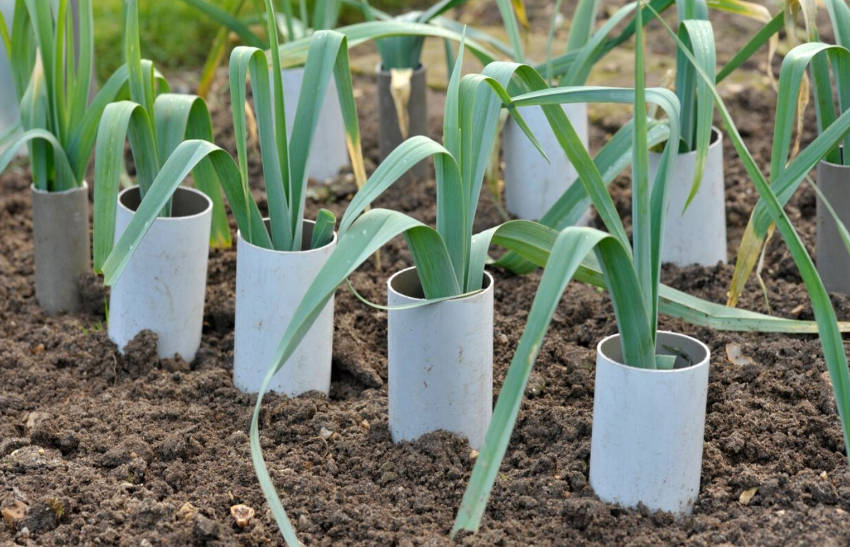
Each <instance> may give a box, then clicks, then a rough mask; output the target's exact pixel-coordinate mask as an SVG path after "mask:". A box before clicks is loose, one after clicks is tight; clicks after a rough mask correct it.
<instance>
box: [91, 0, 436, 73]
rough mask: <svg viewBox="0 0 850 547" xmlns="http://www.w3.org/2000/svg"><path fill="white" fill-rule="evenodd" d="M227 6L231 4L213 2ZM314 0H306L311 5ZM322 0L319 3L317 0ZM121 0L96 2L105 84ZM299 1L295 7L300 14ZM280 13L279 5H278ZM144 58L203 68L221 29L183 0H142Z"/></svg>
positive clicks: (401, 6)
mask: <svg viewBox="0 0 850 547" xmlns="http://www.w3.org/2000/svg"><path fill="white" fill-rule="evenodd" d="M213 1H214V3H216V4H218V5H220V6H222V7H225V8H226V7H228V6H229V5H230V4H231V1H230V0H213ZM313 1H315V0H310V1H308V4H309V5H312V3H313ZM319 1H321V0H319ZM122 2H123V0H96V1H95V2H93V5H94V20H95V57H96V67H97V76H98V79H99V80H100V81H101V82H102V81H104V80H105V79H106V78H108V77H109V75H110V74H112V72H113V71H114V70H115V69H116V68H117V67H118V66H119V65H120V64H121V60H122V56H123V53H122V45H121V43H122V42H121V5H122ZM369 3H370V5H372V6H374V7H376V8H379V9H383V10H386V11H389V12H392V13H399V12H404V11H407V10H411V9H421V8H422V7H423V6H427V5H429V4H430V2H429V1H428V0H370V2H369ZM297 4H298V2H297V1H293V6H294V7H295V9H296V12H297V9H298V8H297ZM276 5H277V6H278V9H280V1H279V0H278V1H277V2H276ZM362 19H363V18H362V16H361V15H360V13H359V11H357V10H354V9H352V8H346V9H345V10H343V12H342V14H341V18H340V24H342V25H344V24H349V23H354V22H357V21H362ZM139 24H140V33H141V39H142V56H144V57H146V58H148V59H151V60H153V61H154V62H155V63H156V65H157V67H158V68H160V70H163V71H164V72H174V71H177V70H199V69H200V68H201V67H202V66H203V64H204V60H205V59H206V57H207V54H208V53H209V50H210V46H211V44H212V42H213V40H214V38H215V34H216V31H217V30H218V26H217V25H216V24H215V23H214V22H213V21H211V20H210V19H208V18H206V17H204V16H202V15H200V14H199V13H198V12H197V11H195V10H194V9H193V8H191V7H190V6H188V5H187V4H184V3H183V2H181V1H180V0H143V1H141V2H139Z"/></svg>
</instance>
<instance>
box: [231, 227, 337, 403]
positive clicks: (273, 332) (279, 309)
mask: <svg viewBox="0 0 850 547" xmlns="http://www.w3.org/2000/svg"><path fill="white" fill-rule="evenodd" d="M313 225H314V223H313V221H309V220H305V221H304V232H303V234H304V245H303V247H302V248H303V249H306V250H302V251H276V250H273V249H266V248H263V247H258V246H257V245H254V244H252V243H249V242H248V241H246V240H245V239H243V238H242V234H241V233H240V234H238V236H237V247H236V332H235V335H234V336H235V340H234V344H235V348H234V352H233V383H234V384H235V385H236V387H237V388H238V389H240V390H241V391H244V392H247V393H257V392H258V391H259V390H260V385H261V384H262V382H263V378H265V376H266V373H267V372H268V369H269V367H270V366H271V365H272V359H273V358H274V355H275V352H276V350H277V346H278V343H279V342H280V339H281V338H282V337H283V333H284V332H285V331H286V327H287V326H288V325H289V322H290V321H291V320H292V316H293V315H294V314H295V309H296V308H297V307H298V304H299V303H300V302H301V299H302V298H303V297H304V294H305V293H306V292H307V289H308V288H309V287H310V284H311V283H312V282H313V280H314V279H315V277H316V274H317V273H318V272H319V270H321V269H322V266H324V264H325V262H327V260H328V257H329V256H330V255H331V253H332V252H333V250H334V249H335V248H336V235H334V239H333V241H332V242H330V243H328V244H327V245H325V246H323V247H320V248H318V249H309V242H310V238H311V237H312V233H313ZM333 307H334V301H333V297H331V299H330V301H328V303H327V304H326V305H325V307H324V309H323V310H322V311H321V313H320V314H319V316H318V317H317V318H316V320H315V322H314V323H313V325H312V326H311V327H310V330H308V331H307V334H306V335H305V336H304V338H303V339H302V340H301V342H300V344H299V345H298V348H296V350H295V352H294V353H293V354H292V355H291V356H290V357H289V359H288V360H287V361H286V363H285V364H284V365H283V368H282V369H281V370H280V371H279V372H278V373H277V374H276V375H275V377H274V379H273V380H272V383H271V385H270V386H269V389H270V390H271V391H276V392H278V393H285V394H286V395H289V396H295V395H300V394H301V393H304V392H307V391H313V390H315V391H321V392H322V393H325V394H327V393H328V391H329V389H330V382H331V356H332V343H333Z"/></svg>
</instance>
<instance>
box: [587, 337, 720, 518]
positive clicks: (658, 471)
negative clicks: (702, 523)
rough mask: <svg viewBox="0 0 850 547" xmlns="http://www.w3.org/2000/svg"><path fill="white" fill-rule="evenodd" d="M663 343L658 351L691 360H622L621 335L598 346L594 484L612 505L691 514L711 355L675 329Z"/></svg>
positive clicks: (696, 490) (592, 452)
mask: <svg viewBox="0 0 850 547" xmlns="http://www.w3.org/2000/svg"><path fill="white" fill-rule="evenodd" d="M656 343H657V346H656V347H657V351H658V353H663V354H668V355H672V354H684V355H687V356H688V360H689V361H690V363H692V364H691V365H690V366H688V362H687V361H685V360H684V359H683V358H682V357H679V358H678V359H677V362H676V367H677V368H674V369H673V370H649V369H641V368H635V367H630V366H627V365H624V364H621V363H622V355H623V354H622V349H621V347H620V335H619V334H615V335H613V336H609V337H607V338H605V339H603V340H602V341H601V342H599V345H598V346H597V347H596V384H595V391H594V396H593V433H592V435H591V442H590V486H591V487H592V488H593V490H594V491H595V492H596V494H597V495H598V496H599V498H600V499H602V500H603V501H606V502H609V503H617V504H620V505H623V506H625V507H635V506H637V505H638V504H639V503H643V504H644V505H646V506H647V507H648V508H649V509H650V510H652V511H669V512H671V513H675V514H687V513H690V512H691V510H692V509H693V505H694V502H695V501H696V499H697V494H698V493H699V483H700V471H701V468H702V443H703V435H704V431H705V404H706V395H707V393H708V363H709V358H710V352H709V349H708V347H707V346H706V345H705V344H703V343H702V342H700V341H698V340H696V339H694V338H691V337H690V336H685V335H683V334H677V333H672V332H664V331H659V332H658V337H657V342H656ZM671 348H672V349H673V350H675V351H671ZM678 367H683V368H678Z"/></svg>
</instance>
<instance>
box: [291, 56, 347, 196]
mask: <svg viewBox="0 0 850 547" xmlns="http://www.w3.org/2000/svg"><path fill="white" fill-rule="evenodd" d="M281 78H282V82H283V96H284V98H285V100H284V103H285V106H286V109H285V110H286V132H287V134H289V135H290V136H291V135H292V126H293V124H294V123H295V113H296V112H297V111H298V97H299V96H300V95H301V86H302V84H303V82H304V67H298V68H287V69H284V70H283V71H281ZM348 163H349V160H348V148H346V146H345V122H344V121H343V119H342V110H341V109H340V107H339V99H337V90H336V82H335V81H334V79H333V76H331V79H330V80H329V81H328V89H327V91H326V92H325V100H324V102H323V103H322V108H321V110H320V111H319V118H318V119H317V120H316V131H315V133H313V141H312V143H311V153H310V159H308V160H307V176H308V177H310V178H313V179H316V180H319V181H324V180H327V179H330V178H333V177H335V176H336V175H337V174H339V170H340V169H342V168H343V167H345V166H347V165H348Z"/></svg>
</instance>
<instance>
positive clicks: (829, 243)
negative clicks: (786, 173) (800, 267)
mask: <svg viewBox="0 0 850 547" xmlns="http://www.w3.org/2000/svg"><path fill="white" fill-rule="evenodd" d="M817 176H818V181H817V183H818V188H819V189H820V191H821V193H822V194H823V195H824V197H825V198H826V200H827V201H828V202H829V204H830V206H832V208H833V210H834V211H835V213H836V215H838V218H839V219H840V220H841V222H842V223H843V224H844V227H845V228H848V229H850V165H839V164H836V163H830V162H828V161H822V162H820V163H819V164H818V171H817ZM815 256H816V258H817V260H816V262H817V267H818V273H819V274H820V276H821V279H822V280H823V284H824V285H825V286H826V289H827V290H828V291H834V292H840V293H844V294H850V253H848V251H847V247H846V246H845V245H844V241H843V240H842V239H841V235H840V234H839V232H838V225H837V224H836V223H835V220H834V219H833V218H832V215H831V214H830V212H829V211H828V210H827V208H826V207H825V206H824V204H823V202H822V201H821V200H820V199H818V201H817V238H816V255H815Z"/></svg>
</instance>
